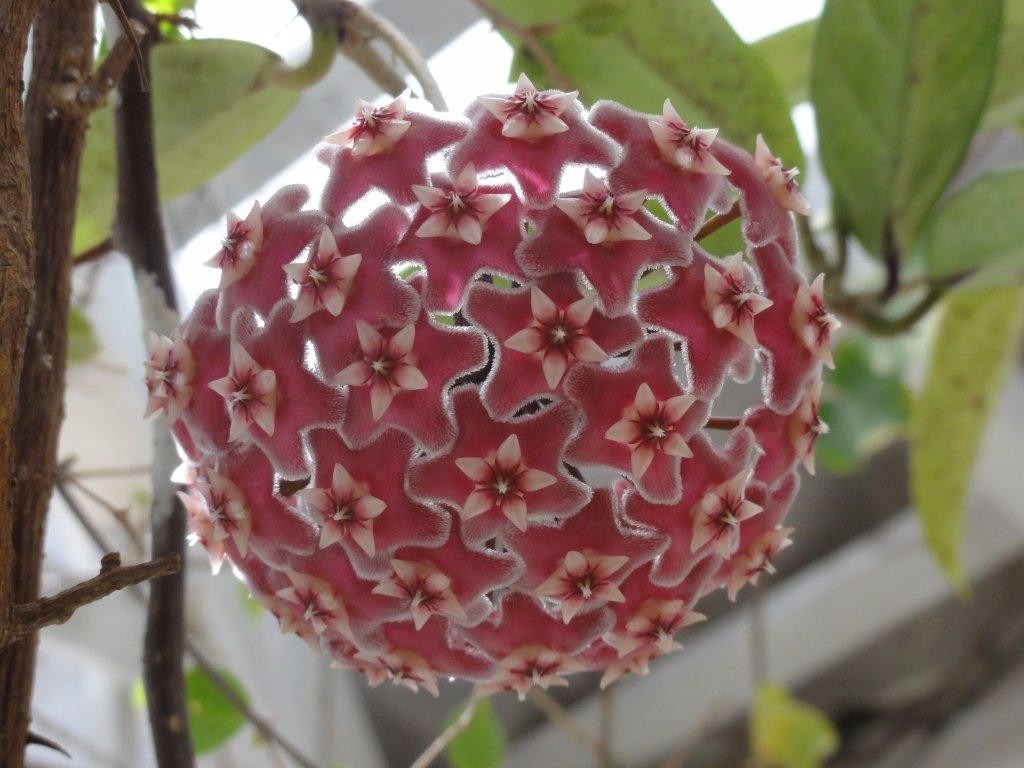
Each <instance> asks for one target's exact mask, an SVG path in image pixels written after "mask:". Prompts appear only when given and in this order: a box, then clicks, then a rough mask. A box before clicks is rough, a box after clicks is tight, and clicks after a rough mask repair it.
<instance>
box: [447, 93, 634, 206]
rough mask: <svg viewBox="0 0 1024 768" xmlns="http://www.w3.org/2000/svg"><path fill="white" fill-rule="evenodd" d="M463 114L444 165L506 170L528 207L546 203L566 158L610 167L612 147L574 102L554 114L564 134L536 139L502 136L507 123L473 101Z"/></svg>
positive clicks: (549, 123) (549, 200) (578, 162)
mask: <svg viewBox="0 0 1024 768" xmlns="http://www.w3.org/2000/svg"><path fill="white" fill-rule="evenodd" d="M547 93H552V92H550V91H549V92H547ZM553 96H554V98H558V96H557V94H554V95H553ZM499 98H500V97H499ZM513 98H515V97H513ZM492 106H493V103H492ZM466 115H467V116H468V117H469V120H470V123H471V128H470V131H469V134H468V135H467V136H466V138H465V139H464V140H463V141H461V142H459V144H458V146H457V147H456V148H455V151H454V152H453V153H452V155H451V157H450V159H449V166H450V167H452V168H463V167H465V166H466V165H467V164H468V163H475V164H476V167H477V170H479V171H490V170H496V169H500V168H504V169H507V170H508V172H509V173H511V174H512V175H513V176H514V177H515V179H516V181H517V182H519V187H520V188H521V189H522V190H523V197H524V202H526V203H527V204H528V205H529V206H530V207H534V208H536V207H543V206H547V205H550V204H551V202H552V201H553V200H554V197H555V193H556V192H557V191H558V182H559V179H560V178H561V175H562V171H563V169H564V166H565V165H566V164H567V163H568V162H569V160H570V158H571V160H572V162H573V163H576V164H580V165H592V166H599V167H602V168H609V167H611V165H612V164H613V163H614V162H615V157H616V154H617V151H616V147H615V144H614V143H613V142H612V141H611V140H610V139H609V138H608V137H607V136H605V135H604V134H602V133H601V132H600V131H596V130H594V128H593V127H591V126H590V125H589V124H588V123H587V121H586V119H585V118H584V116H583V107H582V106H580V104H579V102H577V101H573V102H572V103H571V104H569V105H568V106H566V107H565V108H563V109H562V111H561V112H560V113H559V114H558V118H557V119H558V120H559V121H561V122H562V123H564V124H565V126H566V129H565V130H564V131H559V132H558V133H551V134H548V135H546V136H540V137H537V138H524V137H523V136H509V135H507V134H506V133H505V132H504V131H505V126H506V125H508V121H507V120H506V121H502V120H500V119H499V118H497V117H495V116H494V114H492V112H491V111H490V108H489V107H488V106H487V105H485V104H484V103H483V102H481V101H479V100H478V101H476V102H475V103H473V104H472V105H470V107H469V109H467V110H466ZM544 120H545V122H546V123H547V124H548V125H549V126H553V125H554V123H553V122H552V121H550V120H548V119H547V118H544Z"/></svg>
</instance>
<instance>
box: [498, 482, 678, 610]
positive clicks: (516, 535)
mask: <svg viewBox="0 0 1024 768" xmlns="http://www.w3.org/2000/svg"><path fill="white" fill-rule="evenodd" d="M618 511H619V507H618V504H617V500H616V499H615V497H614V496H613V495H612V493H611V492H610V491H609V490H608V489H607V488H599V489H596V490H595V491H594V496H593V498H592V499H591V501H590V503H589V504H588V505H587V506H586V507H584V508H583V509H582V510H580V511H579V512H578V513H576V515H574V516H573V517H571V518H569V519H568V520H566V521H564V522H563V523H561V525H559V526H557V527H556V526H552V525H536V526H531V527H530V529H529V530H527V531H525V532H518V531H512V532H510V533H509V534H507V535H506V536H505V543H506V545H507V546H508V548H509V549H510V550H511V551H513V552H516V553H518V554H519V556H520V557H522V558H523V561H524V562H525V563H526V572H525V573H524V574H523V577H522V579H520V581H519V582H518V584H517V585H516V586H517V587H518V588H519V589H522V590H523V591H530V592H533V593H534V594H535V595H537V596H538V597H546V598H551V599H553V600H557V601H558V602H559V605H560V609H561V612H562V619H563V621H566V622H568V621H570V620H571V619H572V618H573V617H574V616H575V615H576V614H577V613H580V612H581V611H586V612H589V611H592V610H595V609H597V608H600V607H602V606H604V605H606V604H607V603H608V602H609V601H612V602H621V601H622V600H623V599H624V598H623V596H622V593H621V592H619V589H618V585H619V584H620V583H621V582H622V580H623V579H625V578H626V577H627V576H628V575H629V574H630V573H632V571H634V570H635V569H636V568H638V567H640V566H641V565H643V564H644V563H646V562H649V561H651V560H653V559H654V558H655V557H656V556H657V555H658V553H659V552H660V551H661V549H662V548H663V541H662V540H661V539H659V538H657V537H655V536H653V535H651V534H650V533H649V532H645V531H642V530H640V529H638V528H635V527H633V526H630V525H629V524H628V523H624V522H622V521H620V520H619V519H618Z"/></svg>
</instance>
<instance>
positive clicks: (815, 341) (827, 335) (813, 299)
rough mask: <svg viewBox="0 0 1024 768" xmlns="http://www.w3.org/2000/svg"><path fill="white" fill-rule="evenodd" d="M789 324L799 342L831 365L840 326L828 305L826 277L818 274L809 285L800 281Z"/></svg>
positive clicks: (832, 365) (833, 366) (832, 364)
mask: <svg viewBox="0 0 1024 768" xmlns="http://www.w3.org/2000/svg"><path fill="white" fill-rule="evenodd" d="M789 324H790V327H791V328H792V329H793V333H795V334H796V336H797V338H798V339H800V343H801V344H803V345H804V346H805V347H807V349H808V351H810V353H811V354H812V355H814V356H815V357H816V358H818V359H819V360H821V362H823V363H824V364H825V365H827V366H828V367H829V368H835V367H836V364H835V362H833V360H832V334H833V333H835V332H836V331H837V330H838V329H839V325H840V323H839V321H838V320H837V319H836V316H835V315H833V314H832V313H831V312H829V311H828V309H827V308H826V307H825V276H824V275H818V276H817V277H816V278H814V282H813V283H811V284H810V285H809V286H808V285H804V284H801V285H800V287H799V288H797V291H796V298H795V299H794V300H793V310H792V312H791V313H790V316H789Z"/></svg>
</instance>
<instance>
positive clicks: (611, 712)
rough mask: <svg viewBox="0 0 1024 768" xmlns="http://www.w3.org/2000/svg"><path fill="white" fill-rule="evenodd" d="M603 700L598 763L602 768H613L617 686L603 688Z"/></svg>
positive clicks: (601, 696)
mask: <svg viewBox="0 0 1024 768" xmlns="http://www.w3.org/2000/svg"><path fill="white" fill-rule="evenodd" d="M600 698H601V732H600V734H599V735H598V745H599V747H600V748H599V749H598V751H597V763H598V765H599V766H600V768H612V766H613V765H614V764H615V763H614V762H613V760H612V736H613V733H614V730H615V727H614V726H615V686H608V687H607V688H603V689H602V690H601V694H600Z"/></svg>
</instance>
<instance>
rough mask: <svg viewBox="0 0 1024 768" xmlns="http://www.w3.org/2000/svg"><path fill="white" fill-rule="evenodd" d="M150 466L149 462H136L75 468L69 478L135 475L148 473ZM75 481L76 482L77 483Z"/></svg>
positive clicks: (83, 478)
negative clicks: (122, 464)
mask: <svg viewBox="0 0 1024 768" xmlns="http://www.w3.org/2000/svg"><path fill="white" fill-rule="evenodd" d="M151 469H152V468H151V467H150V465H149V464H137V465H133V466H127V467H96V468H95V469H76V470H75V471H74V472H73V473H70V476H71V479H72V480H75V481H79V482H80V481H82V480H95V479H99V478H104V477H136V476H138V475H148V474H149V473H150V470H151ZM79 482H76V484H79Z"/></svg>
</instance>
